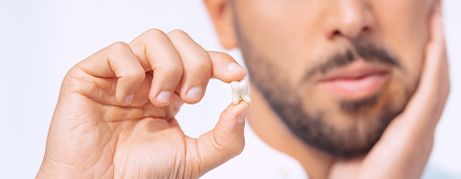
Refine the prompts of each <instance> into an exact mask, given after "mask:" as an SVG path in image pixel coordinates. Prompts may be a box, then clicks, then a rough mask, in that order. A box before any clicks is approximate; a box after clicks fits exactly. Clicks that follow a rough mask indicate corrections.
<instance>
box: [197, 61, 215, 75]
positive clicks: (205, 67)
mask: <svg viewBox="0 0 461 179" xmlns="http://www.w3.org/2000/svg"><path fill="white" fill-rule="evenodd" d="M211 68H212V67H211V64H210V63H203V62H202V63H196V64H195V70H196V71H197V72H200V73H202V72H210V71H211Z"/></svg>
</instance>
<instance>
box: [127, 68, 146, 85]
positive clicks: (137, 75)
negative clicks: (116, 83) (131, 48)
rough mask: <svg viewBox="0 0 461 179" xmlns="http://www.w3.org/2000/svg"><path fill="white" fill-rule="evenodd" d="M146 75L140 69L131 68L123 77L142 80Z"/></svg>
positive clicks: (137, 80)
mask: <svg viewBox="0 0 461 179" xmlns="http://www.w3.org/2000/svg"><path fill="white" fill-rule="evenodd" d="M145 76H146V73H145V72H144V71H142V70H131V71H129V72H127V74H126V76H125V78H127V79H129V80H130V81H136V82H140V81H143V80H144V78H145Z"/></svg>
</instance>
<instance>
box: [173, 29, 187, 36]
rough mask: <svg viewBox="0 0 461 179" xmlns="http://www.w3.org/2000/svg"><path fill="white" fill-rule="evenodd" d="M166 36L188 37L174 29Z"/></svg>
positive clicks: (179, 30)
mask: <svg viewBox="0 0 461 179" xmlns="http://www.w3.org/2000/svg"><path fill="white" fill-rule="evenodd" d="M168 35H173V36H189V35H188V34H187V33H186V32H184V31H183V30H181V29H175V30H172V31H170V32H169V33H168Z"/></svg>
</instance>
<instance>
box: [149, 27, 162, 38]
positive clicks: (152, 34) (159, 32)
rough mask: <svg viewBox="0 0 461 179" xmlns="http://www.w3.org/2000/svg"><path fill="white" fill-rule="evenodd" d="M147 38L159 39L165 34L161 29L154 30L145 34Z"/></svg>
mask: <svg viewBox="0 0 461 179" xmlns="http://www.w3.org/2000/svg"><path fill="white" fill-rule="evenodd" d="M144 35H145V36H149V37H158V36H165V32H163V31H162V30H160V29H156V28H152V29H149V30H147V31H146V32H144Z"/></svg>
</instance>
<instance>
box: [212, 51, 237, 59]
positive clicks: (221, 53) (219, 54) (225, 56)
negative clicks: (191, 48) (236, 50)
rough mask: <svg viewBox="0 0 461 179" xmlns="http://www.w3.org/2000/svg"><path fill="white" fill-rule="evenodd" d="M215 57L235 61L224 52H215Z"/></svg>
mask: <svg viewBox="0 0 461 179" xmlns="http://www.w3.org/2000/svg"><path fill="white" fill-rule="evenodd" d="M214 55H215V56H216V57H218V58H226V59H234V58H232V56H230V55H229V54H227V53H224V52H214Z"/></svg>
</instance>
